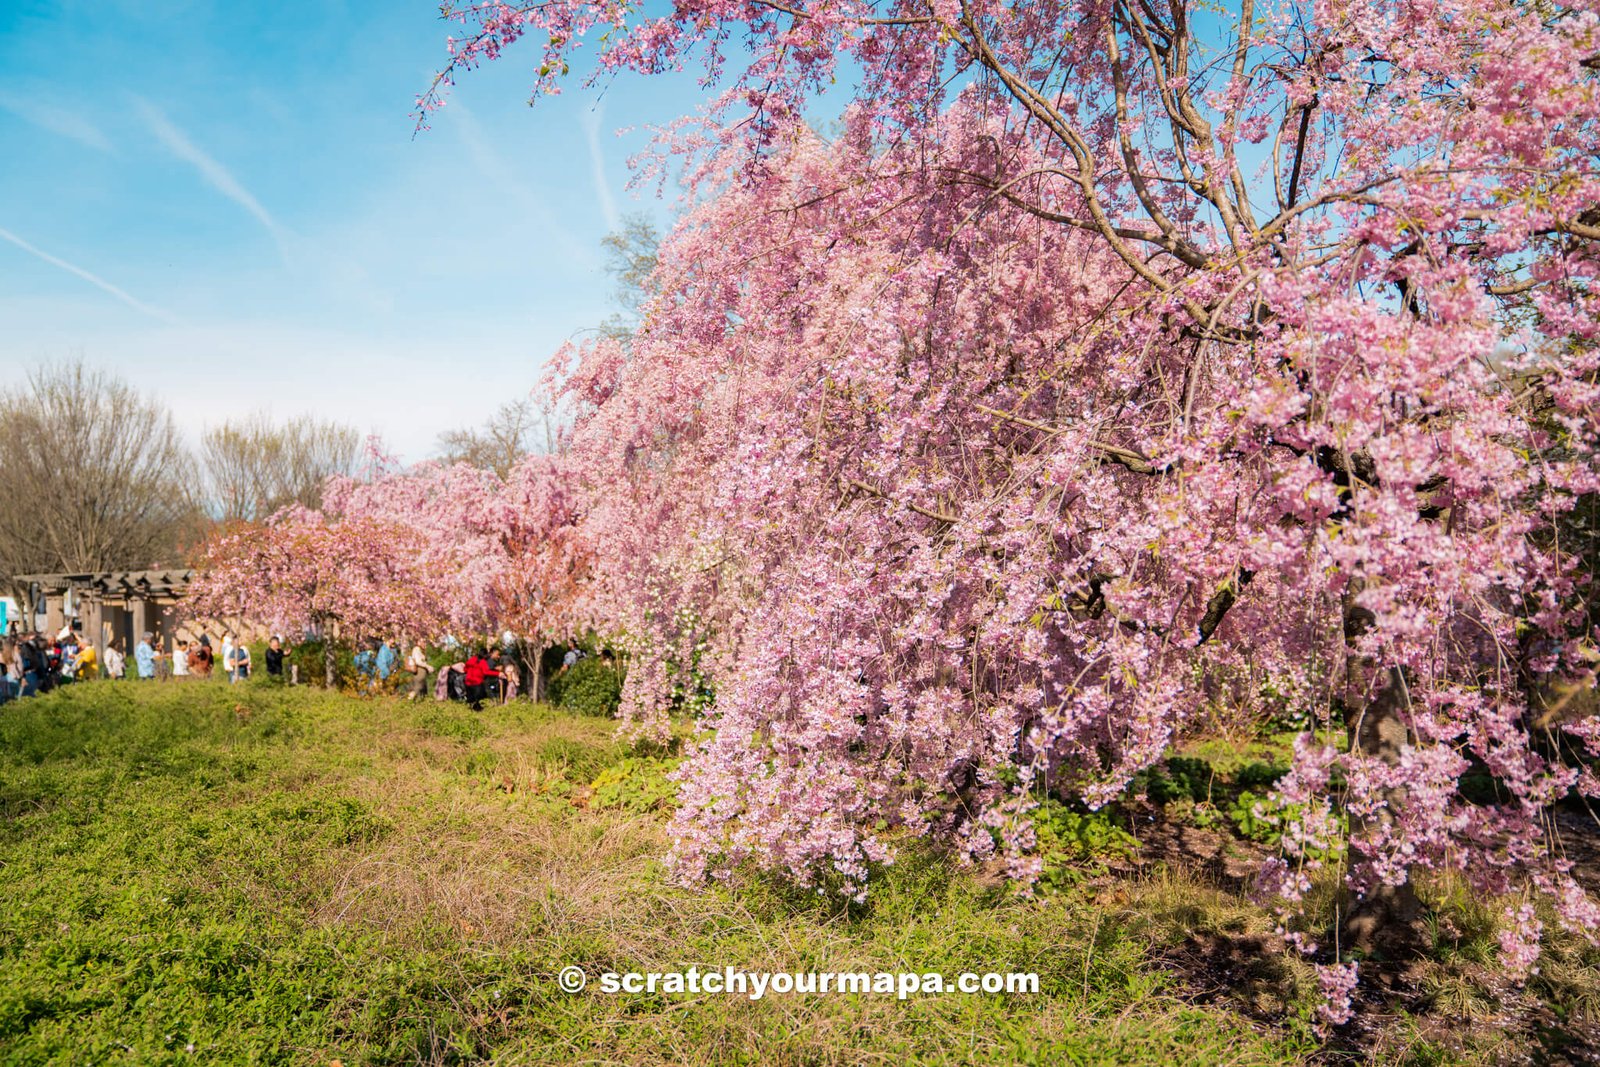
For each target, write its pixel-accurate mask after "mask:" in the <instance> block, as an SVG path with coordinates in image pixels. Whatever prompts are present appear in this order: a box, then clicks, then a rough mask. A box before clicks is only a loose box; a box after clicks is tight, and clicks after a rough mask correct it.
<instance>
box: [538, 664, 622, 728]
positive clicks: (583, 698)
mask: <svg viewBox="0 0 1600 1067" xmlns="http://www.w3.org/2000/svg"><path fill="white" fill-rule="evenodd" d="M550 703H552V704H554V705H556V706H557V707H559V708H565V709H567V710H568V711H575V712H577V713H578V714H580V715H615V714H616V713H617V708H618V707H620V706H621V704H622V676H621V675H619V674H618V673H617V672H616V670H615V669H614V668H611V667H608V666H606V665H605V664H604V663H602V662H601V661H600V660H598V659H595V658H593V657H590V658H588V659H580V660H579V661H578V662H577V663H575V664H573V665H572V666H571V667H569V668H568V669H567V671H566V673H564V674H559V675H557V676H556V677H554V678H552V679H550Z"/></svg>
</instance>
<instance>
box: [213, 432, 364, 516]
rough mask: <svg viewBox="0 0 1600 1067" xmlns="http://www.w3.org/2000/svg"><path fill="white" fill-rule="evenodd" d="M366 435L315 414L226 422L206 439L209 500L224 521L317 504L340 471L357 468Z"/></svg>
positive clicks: (342, 472) (215, 514)
mask: <svg viewBox="0 0 1600 1067" xmlns="http://www.w3.org/2000/svg"><path fill="white" fill-rule="evenodd" d="M360 452H361V435H360V434H359V433H357V432H356V431H355V430H353V429H351V428H350V427H348V426H342V425H340V424H338V423H335V422H322V421H319V420H317V419H314V418H312V417H311V416H309V415H306V416H301V417H300V418H297V419H291V420H289V421H288V422H285V423H283V424H282V425H274V424H273V423H272V422H271V420H269V419H268V418H267V417H266V416H265V415H259V414H258V415H252V416H250V417H249V418H246V419H242V420H239V421H237V422H224V423H223V424H222V425H221V426H217V427H213V428H212V429H209V430H207V431H206V432H205V435H204V436H203V437H202V438H201V439H200V459H201V466H202V469H203V473H204V478H203V482H204V485H205V492H206V498H207V499H206V504H207V507H208V509H209V510H210V512H211V513H212V515H213V516H215V517H216V518H218V519H221V520H222V521H225V522H226V521H230V520H245V521H253V520H257V519H263V518H265V517H266V516H268V515H270V514H272V513H273V512H274V511H277V510H278V509H279V508H281V507H284V506H285V505H288V504H296V503H297V504H303V505H305V506H306V507H309V508H315V507H317V506H318V505H319V504H320V503H321V501H322V487H323V485H324V484H325V483H326V482H327V480H328V479H329V478H330V477H331V476H333V475H335V474H349V473H351V472H352V471H353V470H354V469H355V464H356V459H357V457H358V456H359V455H360Z"/></svg>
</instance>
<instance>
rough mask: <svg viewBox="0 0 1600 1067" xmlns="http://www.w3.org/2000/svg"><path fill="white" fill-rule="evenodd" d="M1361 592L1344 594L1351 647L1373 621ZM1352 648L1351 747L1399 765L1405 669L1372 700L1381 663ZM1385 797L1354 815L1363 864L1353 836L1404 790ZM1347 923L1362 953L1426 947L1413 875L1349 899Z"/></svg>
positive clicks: (1348, 685) (1388, 812) (1406, 739)
mask: <svg viewBox="0 0 1600 1067" xmlns="http://www.w3.org/2000/svg"><path fill="white" fill-rule="evenodd" d="M1358 591H1359V585H1358V584H1357V583H1352V588H1351V589H1350V590H1349V591H1348V592H1347V593H1346V594H1345V607H1344V632H1345V641H1346V643H1347V645H1350V646H1353V645H1354V643H1355V639H1356V638H1357V637H1359V636H1361V634H1363V633H1365V632H1366V630H1367V628H1368V627H1370V626H1371V624H1372V622H1373V617H1372V613H1371V612H1369V611H1367V610H1366V609H1364V608H1360V607H1356V606H1355V605H1354V604H1353V603H1352V601H1353V598H1354V596H1355V593H1356V592H1358ZM1349 653H1350V654H1349V658H1348V660H1347V669H1346V678H1345V692H1346V694H1347V699H1346V703H1345V707H1346V709H1347V711H1346V715H1347V719H1346V721H1347V726H1348V729H1349V734H1350V748H1351V751H1353V752H1356V753H1359V754H1360V755H1362V756H1366V757H1372V758H1377V759H1380V760H1382V761H1383V762H1384V763H1385V764H1387V765H1388V766H1390V767H1393V766H1396V765H1398V764H1399V762H1400V758H1401V756H1402V754H1403V753H1404V751H1405V749H1406V747H1407V745H1409V744H1410V742H1411V732H1410V729H1409V727H1408V726H1407V725H1406V717H1405V711H1406V709H1407V707H1408V705H1409V703H1410V698H1409V696H1408V695H1407V692H1408V691H1407V685H1406V678H1405V672H1404V670H1403V669H1402V668H1399V667H1391V668H1389V669H1388V671H1387V675H1388V677H1387V678H1385V679H1384V681H1383V685H1382V688H1380V689H1379V690H1378V691H1377V692H1376V693H1375V694H1373V695H1372V698H1371V699H1370V700H1369V699H1367V693H1368V692H1369V690H1370V687H1371V683H1372V682H1373V681H1374V680H1375V673H1376V672H1377V671H1378V670H1379V668H1378V667H1377V665H1376V664H1374V663H1373V662H1372V661H1371V660H1370V659H1367V658H1365V657H1362V656H1359V655H1357V654H1356V653H1355V650H1354V648H1353V647H1351V648H1350V649H1349ZM1355 707H1361V710H1360V712H1359V713H1357V714H1356V715H1355V717H1354V718H1353V719H1351V718H1349V717H1348V716H1349V710H1348V709H1352V708H1355ZM1383 801H1384V807H1383V809H1382V810H1381V811H1380V812H1379V813H1378V814H1377V815H1376V816H1373V817H1371V818H1368V817H1364V816H1363V817H1357V816H1355V815H1352V816H1351V817H1350V839H1351V842H1352V844H1351V847H1350V861H1351V863H1360V862H1361V861H1362V858H1363V857H1362V854H1361V851H1360V849H1358V848H1357V847H1356V846H1355V844H1354V842H1355V840H1356V839H1357V838H1359V837H1360V836H1361V835H1362V834H1363V832H1364V831H1366V830H1367V829H1369V828H1370V827H1372V826H1373V825H1374V823H1376V824H1377V825H1388V824H1389V823H1391V822H1392V821H1393V820H1394V817H1395V813H1396V812H1397V811H1399V810H1400V809H1401V808H1402V807H1403V806H1404V805H1405V802H1406V790H1405V789H1403V788H1395V789H1390V790H1386V791H1385V792H1384V796H1383ZM1343 925H1344V929H1343V933H1344V937H1345V939H1346V944H1347V945H1348V946H1349V947H1351V948H1356V949H1359V950H1361V951H1362V952H1371V951H1373V950H1374V949H1382V950H1386V951H1387V952H1388V953H1389V954H1391V955H1407V954H1411V953H1414V952H1415V951H1417V950H1418V949H1419V948H1420V947H1422V942H1423V929H1422V905H1421V903H1420V902H1419V901H1418V900H1417V894H1416V890H1415V889H1414V888H1413V887H1412V885H1411V882H1410V880H1409V879H1408V880H1407V881H1405V882H1404V883H1402V884H1400V885H1397V886H1394V885H1388V884H1379V885H1376V886H1374V887H1373V888H1372V889H1370V890H1369V891H1368V892H1367V893H1366V894H1365V895H1363V896H1362V897H1361V898H1359V899H1355V900H1347V901H1346V904H1345V909H1344V923H1343Z"/></svg>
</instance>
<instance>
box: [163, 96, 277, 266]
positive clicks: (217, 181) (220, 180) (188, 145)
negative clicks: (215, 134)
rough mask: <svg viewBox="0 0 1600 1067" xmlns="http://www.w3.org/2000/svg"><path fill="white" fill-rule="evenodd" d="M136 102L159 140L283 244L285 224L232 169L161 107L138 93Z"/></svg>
mask: <svg viewBox="0 0 1600 1067" xmlns="http://www.w3.org/2000/svg"><path fill="white" fill-rule="evenodd" d="M133 102H134V106H135V107H136V108H138V110H139V114H140V117H142V118H143V119H144V121H145V125H147V126H149V127H150V132H151V133H153V134H155V135H156V140H158V141H160V142H161V143H162V144H163V145H164V146H166V149H167V151H169V152H171V153H172V154H173V155H175V156H177V157H178V158H179V159H181V160H183V161H184V162H185V163H187V164H189V165H190V166H192V167H193V168H194V169H195V170H197V171H199V172H200V176H201V177H202V178H204V179H205V180H206V184H208V185H210V186H211V187H212V188H213V189H215V190H216V191H217V192H219V193H221V194H222V195H223V196H225V197H227V198H228V199H229V200H232V201H233V202H234V203H235V204H238V205H239V206H240V207H242V208H244V209H245V210H246V211H248V212H249V213H250V214H251V215H253V216H254V217H255V218H256V220H257V221H258V222H260V223H261V225H263V226H265V227H266V228H267V231H268V232H269V233H271V234H272V236H273V237H274V238H276V239H278V240H279V242H280V243H281V242H282V239H283V236H284V231H283V227H281V226H279V225H278V220H277V219H274V218H273V217H272V214H271V212H269V211H268V210H267V209H266V208H265V207H263V206H262V205H261V201H259V200H257V199H256V198H255V197H254V196H253V195H252V194H251V192H250V190H248V189H246V188H245V187H244V186H243V185H242V184H241V183H240V182H239V179H237V178H235V177H234V176H233V172H232V171H230V170H228V168H227V167H225V166H223V165H222V164H221V163H218V162H217V161H216V160H215V159H213V158H212V157H211V156H210V155H208V154H207V153H206V152H205V151H204V150H203V149H202V148H200V146H199V145H197V144H195V143H194V142H193V141H191V140H190V139H189V136H188V134H186V133H184V132H183V131H182V130H181V129H179V128H178V127H177V126H176V125H175V124H174V123H173V121H172V120H171V119H169V118H167V116H166V114H165V113H164V112H163V111H162V110H161V109H160V108H158V107H156V106H155V105H154V104H152V103H150V102H149V101H148V100H144V99H141V98H140V97H137V96H136V97H134V100H133Z"/></svg>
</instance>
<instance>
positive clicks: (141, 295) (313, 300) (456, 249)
mask: <svg viewBox="0 0 1600 1067" xmlns="http://www.w3.org/2000/svg"><path fill="white" fill-rule="evenodd" d="M452 28H453V27H452V26H449V25H447V24H445V23H443V22H441V21H439V19H438V17H437V7H436V6H434V5H432V4H430V3H428V2H427V0H366V2H359V3H358V2H351V3H340V2H337V0H334V2H330V0H316V2H305V0H287V2H278V3H271V4H252V3H245V4H240V3H224V2H209V0H193V2H191V0H95V2H94V3H89V2H86V0H68V2H51V3H45V2H38V0H3V2H0V71H4V72H5V77H4V79H3V80H0V159H3V160H4V164H3V165H0V378H3V379H7V380H14V379H15V378H16V376H17V374H18V373H19V372H21V371H23V370H25V369H26V368H28V367H29V366H32V365H36V364H38V363H40V362H43V361H49V360H60V359H64V358H72V357H77V356H81V357H83V358H84V359H86V360H87V361H88V362H90V363H92V364H96V365H100V366H104V367H107V368H111V369H114V370H116V371H118V372H119V373H121V374H123V375H124V376H125V377H128V378H130V379H132V380H134V381H136V382H137V383H138V384H139V385H140V386H141V387H143V388H144V389H146V390H147V391H149V392H152V393H154V394H156V395H158V396H159V397H161V398H162V399H163V400H164V401H165V402H166V403H167V404H168V405H169V406H170V407H171V409H172V411H173V414H174V416H175V417H176V418H177V420H178V422H179V424H180V425H181V426H182V427H183V429H184V430H185V431H186V432H187V433H189V434H190V435H191V437H193V436H196V435H197V434H198V432H199V431H200V430H201V429H202V428H203V427H204V426H206V425H209V424H215V423H217V422H220V421H221V420H223V419H225V418H228V417H230V416H237V415H244V414H247V413H250V412H253V411H268V412H270V413H272V414H273V415H275V416H280V417H282V416H289V415H294V414H298V413H300V412H304V411H311V412H315V413H317V414H319V415H324V416H329V417H333V418H337V419H340V420H342V421H345V422H348V423H350V424H352V425H355V426H356V427H358V428H359V429H361V430H363V431H375V432H378V433H381V434H382V435H383V436H384V437H385V438H386V439H387V440H388V441H389V442H390V443H391V445H393V446H394V447H395V448H397V449H398V450H399V451H400V452H401V453H402V455H404V456H405V458H407V459H419V458H422V457H423V456H425V455H427V454H428V453H429V452H431V451H432V449H433V443H434V440H435V438H436V437H437V435H438V434H439V432H440V431H442V430H446V429H450V428H452V427H456V426H461V425H467V424H471V423H474V422H477V421H479V420H481V419H482V418H483V417H484V416H485V415H486V414H487V413H488V412H489V411H491V410H492V409H493V408H494V407H495V405H496V404H497V403H498V402H499V401H500V400H503V399H510V398H514V397H517V396H521V395H523V394H525V393H526V391H527V390H528V388H529V387H530V386H531V385H532V384H533V382H534V381H535V379H536V378H537V376H538V374H539V371H540V368H541V365H542V364H543V362H544V361H545V359H546V358H547V357H548V356H549V355H550V354H551V353H552V352H554V350H555V349H556V348H557V347H558V346H559V345H560V344H561V342H562V341H564V340H565V339H567V338H569V337H574V336H577V335H579V334H581V333H582V331H584V330H585V329H587V328H591V327H593V326H594V325H596V324H597V323H599V322H600V321H601V320H602V319H604V318H605V317H606V315H607V314H608V313H609V311H610V309H609V306H608V303H607V300H608V293H609V289H610V284H609V280H608V279H607V277H606V276H605V274H604V272H603V270H602V264H603V258H602V256H601V254H600V240H601V238H602V237H603V236H604V235H605V233H606V232H607V231H608V230H609V229H611V228H612V227H613V226H614V225H615V222H616V219H617V218H618V216H619V215H620V214H623V213H627V212H631V211H641V210H643V211H646V212H649V213H651V214H653V215H655V216H656V217H657V218H658V219H662V220H664V219H665V218H666V217H667V214H668V212H669V210H670V207H671V203H670V200H669V201H666V202H663V201H660V200H657V199H656V198H655V196H654V194H653V192H646V193H645V194H643V196H642V198H636V196H635V194H634V193H632V192H630V191H628V189H627V183H628V177H629V174H628V170H627V165H626V160H627V158H628V157H629V156H630V155H632V154H633V153H634V152H637V151H638V150H640V149H642V148H644V147H646V146H647V144H648V139H649V134H648V130H647V127H648V126H650V125H652V124H660V123H665V122H668V121H670V120H671V119H673V118H675V117H677V116H679V115H681V114H685V113H688V112H690V111H693V110H694V109H695V108H696V106H697V105H698V103H699V100H700V98H701V94H700V92H699V90H698V88H697V87H696V85H695V84H694V80H693V78H692V77H689V76H672V77H652V78H649V79H641V78H638V77H625V78H621V79H618V80H617V81H615V82H614V83H612V84H611V85H609V86H607V87H606V88H605V90H604V92H603V93H602V92H600V91H599V90H591V89H585V88H583V87H582V86H581V84H579V82H578V80H577V79H576V78H575V79H574V82H573V84H572V85H571V86H570V88H568V89H567V91H566V92H564V93H563V94H562V95H561V96H558V97H548V98H541V99H540V100H539V101H538V102H537V104H536V105H535V106H534V107H532V108H530V107H528V106H527V98H528V87H529V85H530V84H531V82H532V72H531V70H530V68H529V64H530V63H532V62H534V57H535V56H536V54H537V51H536V49H534V48H528V49H526V50H522V49H519V50H515V51H513V52H510V53H508V55H507V56H506V58H504V59H502V60H500V61H499V62H498V63H495V64H491V65H490V66H488V67H485V68H483V69H481V70H478V71H476V72H474V73H472V74H471V75H469V76H467V77H464V78H462V79H461V80H460V83H459V84H458V85H457V87H456V88H455V89H454V90H453V92H452V94H451V96H450V103H449V105H448V106H447V107H446V108H445V109H443V110H442V111H440V112H438V113H437V114H436V115H435V116H434V118H433V120H432V129H431V130H429V131H427V132H424V133H423V134H421V135H420V136H417V137H416V138H415V139H413V136H412V119H411V116H410V112H411V108H412V103H413V100H414V98H415V96H416V94H417V93H418V92H419V91H421V90H422V89H423V88H425V87H426V85H427V83H428V80H429V78H430V77H431V75H432V73H433V72H434V71H435V70H436V69H437V68H438V67H439V66H440V65H441V63H442V62H443V60H444V58H445V51H444V41H445V37H446V36H447V35H448V34H449V33H450V32H451V31H452ZM456 32H458V33H459V32H460V30H459V28H456ZM578 73H579V74H581V73H582V72H578ZM624 127H628V128H632V132H629V133H626V134H624V135H622V136H620V137H619V136H617V135H616V131H617V130H618V129H619V128H624ZM668 195H669V197H670V196H671V195H673V194H672V191H670V190H669V193H668Z"/></svg>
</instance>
